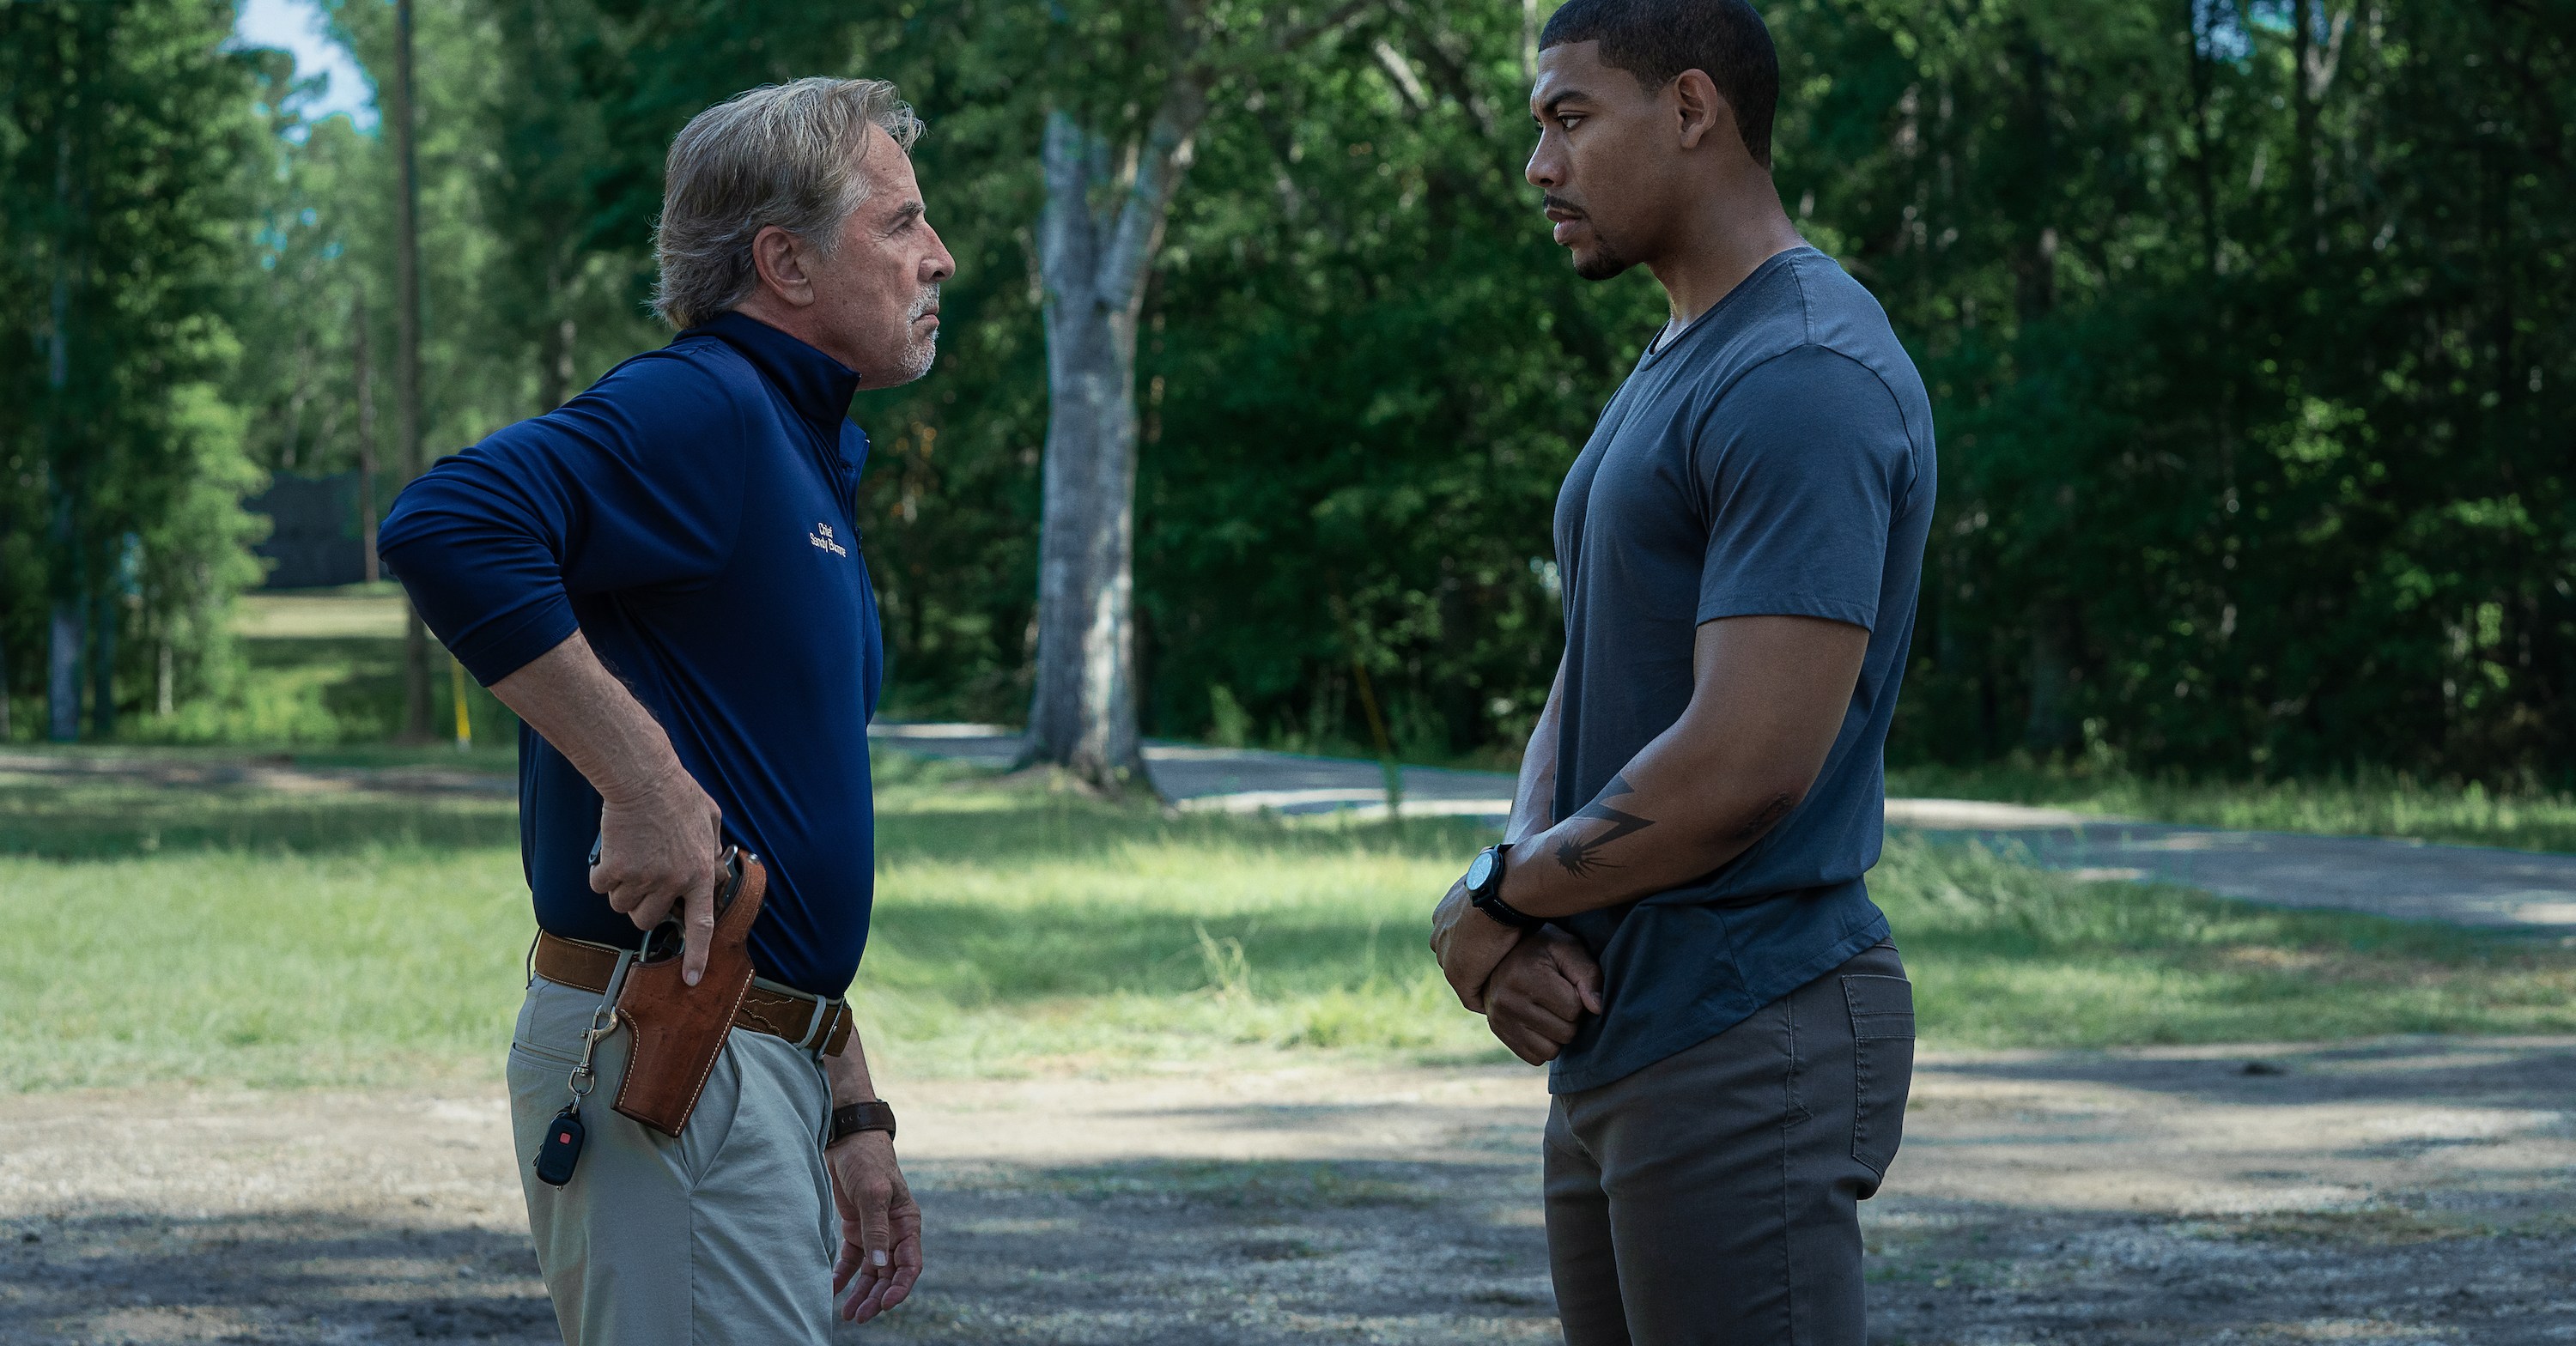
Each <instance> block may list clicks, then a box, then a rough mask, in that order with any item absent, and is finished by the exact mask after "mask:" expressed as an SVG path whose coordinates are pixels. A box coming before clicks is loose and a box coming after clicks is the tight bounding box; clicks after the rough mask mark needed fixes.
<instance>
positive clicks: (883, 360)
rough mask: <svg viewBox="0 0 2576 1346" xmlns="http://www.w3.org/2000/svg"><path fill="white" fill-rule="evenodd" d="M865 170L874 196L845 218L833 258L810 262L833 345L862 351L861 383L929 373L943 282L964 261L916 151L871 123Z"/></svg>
mask: <svg viewBox="0 0 2576 1346" xmlns="http://www.w3.org/2000/svg"><path fill="white" fill-rule="evenodd" d="M858 171H859V172H860V173H861V174H862V175H864V176H865V178H866V180H867V182H868V197H867V199H866V200H865V201H862V202H860V203H859V207H858V209H856V210H853V211H851V212H850V214H849V217H848V218H847V219H845V220H843V221H842V222H841V233H840V237H839V239H838V241H837V242H836V243H835V244H834V246H833V249H832V255H831V256H830V258H828V259H816V260H815V261H814V262H813V263H812V264H811V265H812V266H813V275H814V299H815V306H816V308H817V309H818V310H819V312H818V314H817V317H819V318H820V319H821V321H822V325H823V327H824V329H825V330H826V331H827V332H829V333H830V334H831V336H832V337H833V341H832V342H831V343H830V344H831V346H832V347H833V348H834V349H836V350H838V351H846V352H852V353H855V354H857V355H858V356H859V357H860V359H859V361H858V362H855V363H854V364H853V367H854V368H856V369H857V370H858V371H859V385H860V386H861V387H864V388H891V387H893V386H895V385H896V384H899V383H910V382H911V381H913V380H914V379H917V378H920V377H921V376H922V375H924V374H927V373H929V372H930V362H931V360H932V359H933V358H935V357H936V356H937V355H938V353H939V285H940V282H942V281H944V280H946V279H948V278H949V277H950V276H952V275H954V274H956V271H957V262H956V259H955V258H952V257H950V256H949V255H948V249H947V247H946V245H944V244H942V243H941V242H940V241H939V231H938V230H935V229H933V228H931V227H930V220H929V217H928V215H927V213H926V212H925V210H924V208H923V205H922V200H921V184H920V183H919V182H918V181H916V180H915V179H914V177H913V174H912V158H911V156H910V155H907V154H905V153H904V152H903V147H902V146H899V145H897V144H895V143H894V139H893V137H891V136H888V135H887V134H886V133H885V132H884V131H883V130H881V129H879V128H876V127H873V126H872V127H869V128H868V140H867V145H866V148H865V149H864V150H862V151H861V154H860V160H859V167H858ZM843 358H844V359H846V358H847V357H846V356H844V357H843Z"/></svg>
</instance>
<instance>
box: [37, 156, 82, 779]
mask: <svg viewBox="0 0 2576 1346" xmlns="http://www.w3.org/2000/svg"><path fill="white" fill-rule="evenodd" d="M54 210H55V213H56V229H57V234H56V239H55V245H54V284H53V293H52V296H51V298H52V305H51V309H50V314H51V317H52V318H53V331H52V333H51V335H50V337H49V339H48V342H47V346H46V350H45V401H46V403H47V407H46V414H47V417H48V420H49V422H50V424H49V425H48V427H47V429H48V434H49V437H50V438H51V440H52V444H51V447H52V449H53V463H52V471H51V472H50V473H49V474H48V476H49V480H50V481H51V483H52V486H53V494H54V500H53V505H54V519H53V537H52V539H51V541H52V543H53V547H52V551H53V560H52V566H51V567H49V568H50V569H53V571H54V574H53V577H52V578H53V586H52V587H53V591H54V593H53V599H54V604H53V620H52V622H51V623H50V627H51V629H50V630H49V631H48V632H47V633H46V634H47V636H48V638H49V640H50V648H48V649H47V650H46V651H45V721H46V724H45V733H46V736H47V737H48V738H51V739H52V740H54V741H55V742H56V743H69V742H72V741H73V740H75V739H77V738H79V737H80V666H81V664H80V661H81V644H82V641H81V634H82V627H81V591H82V585H81V579H80V577H81V565H80V534H79V530H78V529H77V528H76V527H75V526H74V523H75V521H74V518H73V514H74V505H73V499H72V497H73V489H72V481H71V461H72V456H73V455H72V452H71V448H70V446H69V445H67V444H65V443H64V442H63V441H64V439H65V437H66V435H67V433H68V427H66V426H65V424H64V414H63V392H64V390H65V389H66V388H68V387H69V386H70V384H71V374H72V366H71V319H72V264H71V238H72V232H71V212H72V139H71V132H70V130H69V129H68V128H66V129H64V130H63V131H61V132H60V133H58V135H57V139H56V145H55V155H54Z"/></svg>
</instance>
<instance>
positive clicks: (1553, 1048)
mask: <svg viewBox="0 0 2576 1346" xmlns="http://www.w3.org/2000/svg"><path fill="white" fill-rule="evenodd" d="M1600 1012H1601V965H1600V964H1598V963H1596V962H1594V961H1592V955H1591V954H1590V953H1588V952H1586V951H1585V950H1584V948H1583V945H1582V944H1581V943H1580V942H1579V941H1577V940H1576V939H1575V938H1574V937H1573V936H1571V935H1568V934H1565V933H1564V932H1562V931H1558V930H1541V931H1539V932H1537V933H1535V934H1533V935H1530V936H1528V937H1527V938H1524V939H1523V940H1521V942H1520V943H1518V944H1516V945H1513V946H1512V950H1511V952H1509V953H1507V954H1504V955H1503V961H1502V963H1501V964H1500V965H1499V966H1497V967H1496V968H1495V969H1494V976H1493V980H1492V981H1490V982H1488V983H1487V984H1486V987H1485V1026H1486V1027H1488V1028H1490V1029H1492V1030H1493V1031H1494V1036H1495V1037H1496V1038H1498V1039H1500V1040H1501V1042H1502V1044H1503V1045H1504V1046H1506V1047H1509V1048H1511V1049H1512V1055H1514V1056H1517V1057H1519V1058H1520V1059H1522V1060H1524V1061H1527V1062H1529V1063H1530V1064H1531V1065H1534V1066H1543V1065H1546V1064H1547V1063H1548V1062H1550V1061H1553V1060H1555V1059H1556V1054H1557V1053H1558V1052H1560V1051H1562V1050H1564V1048H1565V1044H1567V1043H1569V1042H1572V1041H1573V1040H1574V1032H1575V1030H1576V1029H1577V1028H1580V1027H1582V1024H1583V1016H1584V1015H1586V1014H1599V1013H1600Z"/></svg>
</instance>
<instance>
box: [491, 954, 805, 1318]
mask: <svg viewBox="0 0 2576 1346" xmlns="http://www.w3.org/2000/svg"><path fill="white" fill-rule="evenodd" d="M598 1004H599V995H598V993H597V992H595V991H582V990H576V989H574V988H572V987H569V986H559V985H557V984H555V983H554V982H550V981H547V980H545V979H544V978H542V977H540V978H538V979H536V980H535V981H534V982H532V983H530V984H529V987H528V998H527V1001H526V1003H524V1004H522V1005H521V1006H520V1008H519V1026H518V1031H517V1032H516V1034H515V1035H514V1036H513V1038H512V1041H511V1043H510V1071H509V1075H510V1121H511V1125H512V1129H513V1130H514V1131H515V1133H516V1138H517V1142H518V1151H519V1184H520V1186H521V1187H522V1188H523V1189H524V1190H525V1191H526V1193H527V1198H528V1230H529V1232H530V1233H531V1234H533V1235H535V1236H536V1242H537V1268H538V1271H539V1272H540V1274H542V1275H543V1276H544V1277H545V1282H546V1291H547V1293H548V1294H550V1295H552V1296H553V1297H554V1304H555V1320H556V1322H557V1323H558V1324H559V1325H560V1326H561V1327H562V1328H563V1338H564V1340H565V1341H566V1342H567V1343H570V1344H571V1346H827V1343H829V1342H830V1341H831V1339H832V1307H833V1306H832V1257H833V1254H834V1253H835V1252H836V1251H837V1250H838V1249H839V1246H840V1224H839V1219H838V1216H837V1215H836V1214H835V1213H834V1210H833V1205H832V1178H831V1173H830V1171H829V1170H828V1169H826V1168H825V1166H824V1164H823V1133H824V1128H825V1127H827V1126H828V1125H829V1124H830V1121H831V1115H832V1092H831V1086H830V1085H829V1084H828V1083H827V1082H826V1081H825V1080H824V1078H823V1070H822V1066H821V1064H820V1063H819V1062H818V1061H817V1060H816V1058H815V1056H814V1054H813V1053H811V1052H807V1051H800V1050H798V1049H797V1048H796V1046H795V1045H794V1044H792V1043H789V1042H787V1041H785V1040H783V1039H780V1038H775V1037H772V1036H770V1035H768V1034H766V1033H754V1032H749V1031H746V1030H740V1029H737V1030H735V1031H734V1033H733V1034H732V1035H731V1036H730V1037H729V1038H728V1039H727V1040H726V1043H725V1049H724V1054H723V1055H722V1056H719V1057H718V1058H717V1059H716V1065H715V1070H714V1072H713V1073H711V1074H710V1075H709V1076H708V1077H707V1084H706V1089H705V1090H704V1092H702V1093H701V1094H700V1095H699V1096H698V1106H697V1110H696V1111H695V1112H694V1113H692V1114H691V1115H690V1117H689V1124H688V1126H687V1127H685V1128H683V1130H682V1134H681V1136H680V1138H679V1139H677V1140H673V1139H671V1138H670V1137H668V1136H665V1135H663V1134H661V1133H660V1132H658V1131H653V1130H650V1129H648V1128H646V1127H643V1126H640V1125H637V1124H636V1123H634V1122H631V1121H628V1120H627V1119H626V1118H624V1117H621V1116H619V1115H618V1114H617V1112H616V1110H615V1109H614V1108H612V1107H610V1106H609V1104H610V1102H611V1100H613V1099H615V1098H616V1097H617V1086H618V1083H619V1082H620V1081H622V1080H624V1079H625V1078H626V1053H627V1047H628V1043H627V1035H626V1033H625V1032H624V1031H623V1030H621V1031H619V1032H618V1033H616V1034H614V1035H613V1036H611V1037H609V1038H607V1039H606V1040H604V1041H603V1042H602V1043H601V1044H600V1047H599V1052H598V1055H597V1056H595V1057H594V1058H593V1061H592V1064H593V1065H594V1066H595V1067H596V1068H597V1069H598V1071H599V1085H598V1088H597V1089H595V1090H594V1091H593V1092H592V1093H591V1095H590V1098H589V1101H588V1102H586V1103H584V1104H583V1105H582V1109H581V1119H582V1122H583V1123H584V1124H585V1125H586V1126H587V1128H588V1139H587V1141H586V1142H585V1143H584V1145H583V1147H582V1153H581V1163H580V1165H579V1166H578V1167H577V1168H575V1169H574V1170H573V1177H572V1181H571V1182H570V1183H567V1184H565V1185H564V1186H562V1187H549V1186H547V1185H546V1184H544V1183H542V1182H539V1181H537V1177H536V1173H535V1170H534V1167H533V1166H534V1164H535V1163H536V1155H537V1147H538V1146H539V1145H540V1144H542V1143H543V1142H544V1140H545V1135H546V1124H547V1123H548V1122H550V1121H552V1120H553V1119H554V1116H555V1114H556V1113H557V1112H558V1111H560V1110H561V1109H562V1108H563V1105H564V1098H565V1091H564V1077H565V1075H566V1073H568V1072H569V1071H570V1070H571V1069H572V1066H573V1062H574V1061H575V1060H577V1059H578V1058H579V1057H580V1055H581V1034H582V1030H584V1029H586V1028H588V1027H589V1026H590V1014H591V1011H592V1009H594V1008H595V1007H597V1006H598Z"/></svg>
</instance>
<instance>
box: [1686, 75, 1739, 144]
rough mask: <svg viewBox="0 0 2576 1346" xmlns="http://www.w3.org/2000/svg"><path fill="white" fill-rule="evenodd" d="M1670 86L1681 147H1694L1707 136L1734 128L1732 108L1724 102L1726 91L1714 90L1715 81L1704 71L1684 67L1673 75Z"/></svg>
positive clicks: (1722, 142)
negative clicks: (1680, 134)
mask: <svg viewBox="0 0 2576 1346" xmlns="http://www.w3.org/2000/svg"><path fill="white" fill-rule="evenodd" d="M1672 88H1673V103H1674V111H1675V112H1676V113H1677V114H1678V115H1679V117H1680V127H1679V129H1680V131H1681V133H1682V139H1681V146H1682V148H1683V149H1686V150H1695V149H1698V148H1699V147H1700V145H1701V143H1702V142H1704V141H1706V140H1708V138H1709V137H1710V136H1712V135H1716V134H1717V133H1718V132H1720V131H1731V130H1733V129H1734V127H1735V109H1734V108H1732V107H1729V106H1727V102H1726V95H1724V94H1721V93H1719V92H1718V91H1717V83H1716V81H1714V80H1711V79H1710V78H1709V77H1708V72H1707V71H1705V70H1685V71H1683V72H1682V73H1681V74H1680V75H1678V76H1676V77H1675V78H1674V79H1673V85H1672ZM1718 143H1719V144H1724V143H1725V142H1724V141H1723V140H1720V141H1719V142H1718Z"/></svg>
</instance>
